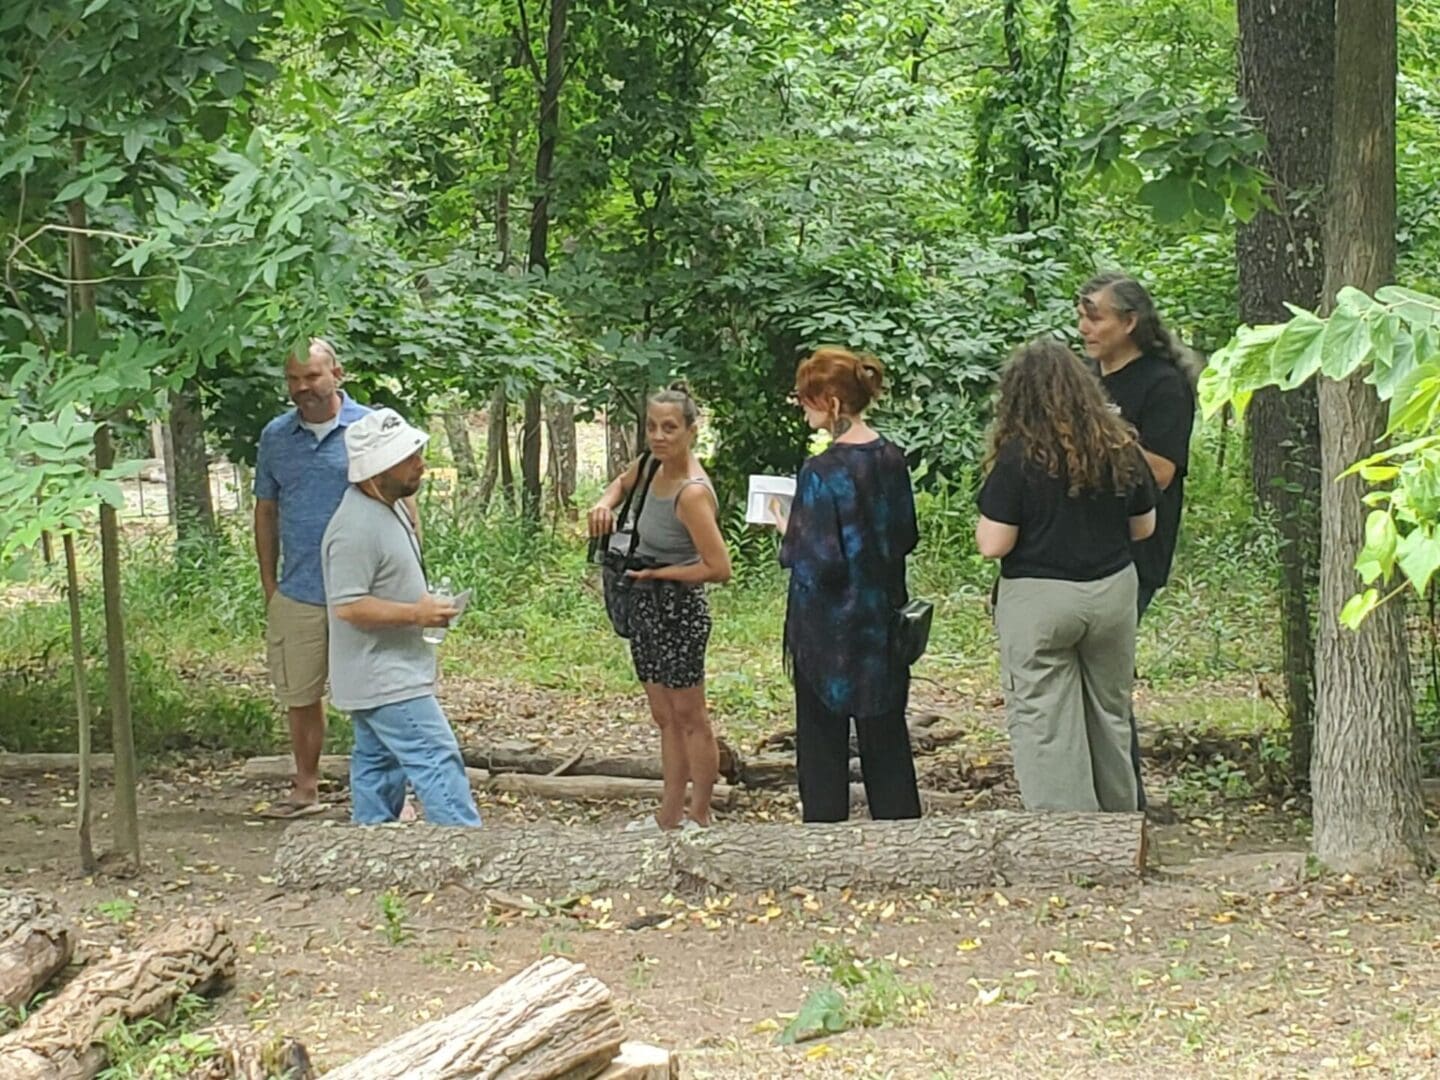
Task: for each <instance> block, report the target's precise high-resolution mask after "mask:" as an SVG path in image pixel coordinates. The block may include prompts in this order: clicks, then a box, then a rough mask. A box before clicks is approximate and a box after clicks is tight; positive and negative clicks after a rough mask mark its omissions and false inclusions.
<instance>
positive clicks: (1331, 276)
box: [1311, 0, 1430, 872]
mask: <svg viewBox="0 0 1440 1080" xmlns="http://www.w3.org/2000/svg"><path fill="white" fill-rule="evenodd" d="M1335 15H1336V34H1335V57H1336V61H1335V72H1336V77H1335V114H1334V136H1333V157H1332V158H1331V201H1330V206H1329V213H1328V217H1327V222H1326V231H1325V261H1326V274H1325V295H1326V298H1327V300H1330V301H1332V302H1333V298H1334V297H1335V294H1336V292H1337V291H1338V290H1339V289H1340V288H1341V287H1342V286H1345V285H1351V286H1354V287H1356V288H1359V289H1363V290H1365V291H1366V292H1373V291H1374V290H1375V289H1376V288H1378V287H1379V286H1381V285H1384V284H1386V283H1388V282H1389V281H1391V280H1392V277H1393V274H1394V270H1395V78H1396V42H1395V2H1394V0H1337V3H1336V5H1335ZM1384 430H1385V411H1384V409H1383V407H1382V406H1381V404H1380V401H1379V400H1378V399H1377V398H1376V396H1375V391H1374V390H1373V388H1371V387H1370V386H1368V385H1366V384H1365V383H1364V382H1362V381H1361V378H1360V377H1359V376H1356V377H1354V378H1351V379H1347V380H1346V381H1344V382H1335V381H1333V380H1330V379H1322V380H1321V383H1320V448H1321V465H1322V468H1323V469H1324V472H1325V475H1326V476H1327V477H1337V476H1339V475H1340V473H1341V472H1342V471H1343V470H1344V469H1345V468H1346V467H1348V466H1349V465H1350V464H1351V463H1352V462H1354V461H1355V460H1356V459H1358V458H1360V457H1361V456H1363V455H1365V454H1368V453H1370V452H1372V451H1373V449H1374V447H1375V443H1376V440H1377V439H1379V438H1380V436H1381V435H1382V433H1383V432H1384ZM1365 491H1366V485H1365V484H1364V483H1363V482H1362V481H1361V480H1360V479H1359V478H1358V477H1354V476H1350V477H1346V478H1345V479H1344V480H1341V481H1336V482H1332V483H1326V484H1324V485H1322V487H1321V494H1322V501H1321V537H1320V544H1321V548H1320V550H1321V563H1320V643H1319V649H1318V656H1317V658H1318V665H1317V673H1318V679H1317V691H1318V693H1317V698H1316V706H1317V707H1316V724H1315V757H1314V764H1313V767H1312V770H1311V790H1312V793H1313V798H1314V841H1313V842H1314V845H1315V854H1316V855H1317V856H1319V858H1320V859H1321V861H1322V862H1324V863H1325V864H1326V865H1327V866H1329V867H1331V868H1333V869H1336V870H1345V871H1352V872H1366V871H1380V870H1408V871H1424V870H1426V869H1428V867H1429V863H1430V859H1429V854H1428V852H1427V851H1426V848H1425V817H1424V810H1423V804H1422V799H1421V788H1420V763H1419V753H1418V747H1417V743H1416V735H1415V725H1414V715H1413V702H1412V700H1411V689H1410V659H1409V649H1408V644H1407V640H1406V636H1405V619H1404V609H1403V607H1402V606H1401V605H1400V604H1398V603H1390V604H1384V605H1382V606H1381V607H1380V608H1379V609H1378V610H1377V611H1375V612H1374V613H1372V614H1371V615H1370V617H1369V618H1368V619H1366V620H1365V622H1364V623H1363V624H1362V625H1361V627H1360V629H1359V630H1358V631H1353V632H1352V631H1350V630H1347V629H1346V628H1345V627H1343V626H1342V625H1340V620H1339V613H1340V609H1341V606H1342V605H1343V604H1344V603H1345V600H1346V598H1347V597H1349V596H1350V595H1351V594H1352V593H1354V592H1355V591H1356V589H1357V587H1358V585H1359V579H1358V578H1357V577H1356V575H1355V558H1356V555H1357V553H1358V552H1359V550H1360V548H1361V547H1362V546H1363V543H1364V531H1365V517H1366V512H1367V508H1366V506H1365V504H1364V503H1363V502H1362V501H1361V499H1362V496H1363V495H1364V494H1365Z"/></svg>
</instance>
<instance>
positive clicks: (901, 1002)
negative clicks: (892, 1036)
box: [776, 943, 932, 1045]
mask: <svg viewBox="0 0 1440 1080" xmlns="http://www.w3.org/2000/svg"><path fill="white" fill-rule="evenodd" d="M805 959H806V962H807V964H808V965H810V966H811V967H813V968H818V969H819V970H820V971H821V972H823V973H824V974H825V976H826V977H827V978H828V980H829V982H828V983H827V985H824V986H820V987H818V988H816V989H815V990H812V991H811V992H810V994H809V996H807V997H806V999H805V1002H804V1004H803V1005H801V1007H800V1011H799V1012H798V1013H797V1014H796V1015H795V1018H794V1019H792V1020H791V1021H790V1022H789V1023H788V1024H786V1025H785V1027H784V1028H783V1029H782V1030H781V1032H780V1034H779V1035H778V1036H777V1038H776V1041H777V1042H779V1043H780V1044H782V1045H792V1044H794V1043H797V1042H805V1041H806V1040H808V1039H815V1038H820V1037H821V1036H825V1035H833V1034H836V1033H838V1032H841V1031H847V1030H849V1029H851V1028H871V1027H881V1026H884V1025H887V1024H898V1023H904V1022H905V1020H906V1019H908V1018H909V1017H912V1016H916V1015H920V1014H923V1013H924V1011H925V1010H926V1008H927V1007H928V1005H929V1002H930V999H931V996H932V995H931V991H930V989H929V987H926V986H922V985H915V984H911V983H909V982H906V981H905V980H903V979H901V978H900V976H899V975H898V974H897V972H896V969H895V965H893V964H892V963H890V962H889V961H888V960H867V959H865V958H863V957H860V956H857V955H856V954H855V953H854V952H853V951H852V950H851V949H849V948H848V947H847V946H844V945H833V944H830V943H822V944H819V945H816V946H815V947H814V948H813V949H811V950H810V953H809V954H808V955H807V956H806V958H805Z"/></svg>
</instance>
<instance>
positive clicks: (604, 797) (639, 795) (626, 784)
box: [486, 773, 735, 808]
mask: <svg viewBox="0 0 1440 1080" xmlns="http://www.w3.org/2000/svg"><path fill="white" fill-rule="evenodd" d="M486 786H487V787H488V788H489V789H490V790H491V791H503V792H505V793H506V794H507V795H528V796H530V797H531V798H536V799H567V800H574V801H577V802H624V801H626V800H628V799H654V800H655V801H656V802H659V801H660V796H661V794H662V792H663V790H664V784H663V783H662V782H661V781H659V780H636V779H634V778H632V777H628V776H536V775H533V774H531V773H502V774H501V775H499V776H492V777H490V779H489V781H488V783H487V784H486ZM712 801H713V802H714V804H715V805H716V806H718V807H722V808H724V807H728V806H730V805H731V804H732V803H733V802H734V801H735V789H734V788H732V787H730V786H729V785H728V784H716V785H715V787H714V790H713V794H712Z"/></svg>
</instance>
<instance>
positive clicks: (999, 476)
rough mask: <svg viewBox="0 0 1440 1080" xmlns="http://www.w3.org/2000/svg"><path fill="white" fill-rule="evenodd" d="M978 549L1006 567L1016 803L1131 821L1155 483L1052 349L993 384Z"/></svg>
mask: <svg viewBox="0 0 1440 1080" xmlns="http://www.w3.org/2000/svg"><path fill="white" fill-rule="evenodd" d="M985 468H986V471H987V475H986V477H985V483H984V485H983V486H982V487H981V489H980V497H979V503H980V520H979V523H978V524H977V525H976V527H975V540H976V543H977V544H978V546H979V548H980V554H982V555H984V556H985V557H986V558H990V559H999V560H1000V585H999V589H998V592H997V596H996V604H995V626H996V629H997V631H998V632H999V635H1000V676H1001V683H1002V685H1003V687H1004V690H1005V711H1006V718H1007V720H1008V723H1009V728H1010V741H1011V745H1012V748H1013V751H1014V758H1015V774H1016V778H1017V779H1018V780H1019V782H1020V795H1021V798H1022V799H1023V800H1024V802H1025V805H1026V807H1028V808H1029V809H1032V810H1092V811H1093V810H1113V811H1122V810H1128V811H1133V810H1135V809H1136V799H1137V793H1136V783H1135V771H1134V768H1133V767H1132V765H1131V761H1130V689H1131V683H1132V682H1133V679H1134V670H1135V604H1136V588H1137V582H1136V574H1135V566H1134V562H1133V560H1132V559H1131V555H1130V550H1131V549H1130V544H1131V541H1132V540H1141V539H1144V538H1145V537H1147V536H1149V535H1150V534H1151V533H1152V532H1153V531H1154V529H1155V498H1156V492H1155V482H1154V480H1153V478H1152V476H1151V473H1150V469H1149V467H1148V465H1147V464H1146V461H1145V457H1144V455H1143V454H1142V452H1141V449H1140V445H1139V443H1138V442H1137V440H1136V436H1135V431H1134V429H1133V428H1131V427H1130V425H1128V424H1127V423H1125V421H1124V420H1123V419H1122V418H1121V417H1120V415H1119V414H1118V412H1117V411H1116V410H1115V409H1114V407H1113V406H1111V405H1110V403H1109V402H1108V401H1107V399H1106V396H1105V391H1104V390H1103V388H1102V387H1101V385H1100V382H1099V380H1098V379H1097V378H1096V377H1095V375H1093V374H1092V373H1091V372H1090V371H1089V370H1087V369H1086V367H1085V365H1084V364H1083V363H1082V362H1081V361H1080V359H1079V358H1078V357H1077V356H1075V354H1074V353H1072V352H1071V351H1070V350H1069V349H1067V348H1066V347H1065V346H1064V345H1062V344H1060V343H1059V342H1057V341H1046V340H1040V341H1032V342H1030V343H1029V344H1027V345H1024V346H1022V347H1021V348H1019V349H1017V350H1016V351H1015V353H1014V354H1013V355H1012V356H1011V357H1010V361H1009V363H1008V364H1006V366H1005V370H1004V372H1003V374H1002V375H1001V377H1000V391H999V397H998V400H997V401H996V405H995V418H994V421H993V422H992V424H991V428H990V436H989V449H988V453H987V455H986V459H985Z"/></svg>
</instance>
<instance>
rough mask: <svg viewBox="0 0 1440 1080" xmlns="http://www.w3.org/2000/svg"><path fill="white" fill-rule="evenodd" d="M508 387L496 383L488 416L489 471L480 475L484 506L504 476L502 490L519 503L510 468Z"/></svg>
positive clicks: (486, 470) (510, 500) (510, 504)
mask: <svg viewBox="0 0 1440 1080" xmlns="http://www.w3.org/2000/svg"><path fill="white" fill-rule="evenodd" d="M509 408H510V403H509V401H507V400H506V398H505V387H504V386H497V387H495V392H494V393H493V394H491V395H490V408H489V410H488V411H487V413H486V417H485V474H484V475H483V476H482V477H481V478H480V506H481V507H482V508H487V507H489V505H490V499H491V498H492V497H493V496H494V494H495V481H496V480H497V479H502V480H503V484H502V489H501V490H502V491H504V493H505V500H506V502H507V504H508V505H509V506H512V507H513V506H514V505H515V474H514V472H513V471H512V470H511V468H510V430H509V423H508V422H507V421H508V416H507V413H508V411H509Z"/></svg>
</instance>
